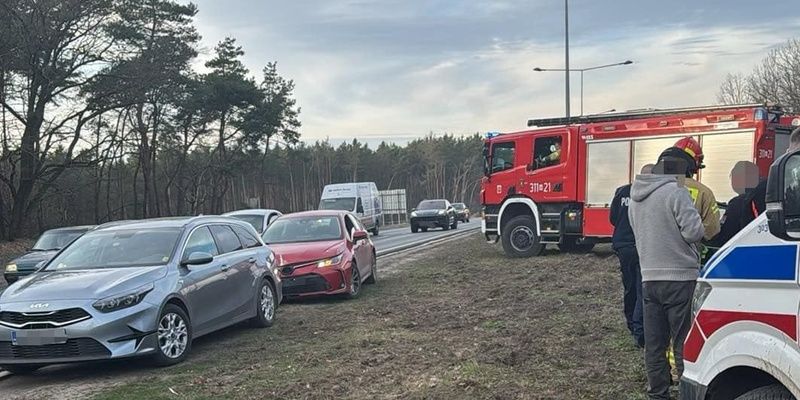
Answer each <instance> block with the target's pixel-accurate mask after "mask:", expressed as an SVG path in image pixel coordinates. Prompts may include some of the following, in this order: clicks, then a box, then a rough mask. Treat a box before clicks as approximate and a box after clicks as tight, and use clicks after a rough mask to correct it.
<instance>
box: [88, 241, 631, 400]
mask: <svg viewBox="0 0 800 400" xmlns="http://www.w3.org/2000/svg"><path fill="white" fill-rule="evenodd" d="M456 249H458V251H454V250H456ZM423 257H424V258H420V257H419V256H417V259H405V260H404V259H399V260H397V259H396V260H384V261H383V262H384V265H387V264H388V265H391V266H392V267H393V268H398V271H397V272H396V273H393V274H384V275H383V276H382V277H381V278H382V279H380V281H379V283H378V284H377V285H375V286H367V287H365V289H366V290H365V292H364V293H363V297H361V298H360V299H358V300H355V301H344V300H318V301H313V302H304V303H296V304H287V305H284V306H282V307H281V309H280V310H279V314H278V318H277V322H276V324H275V326H274V327H272V328H270V329H267V330H263V331H260V330H251V329H248V328H242V327H234V328H231V329H228V330H226V331H224V332H222V333H220V334H215V335H211V336H210V337H208V338H204V339H201V340H199V341H197V342H196V344H195V348H194V352H193V355H192V357H191V358H190V359H189V361H188V362H186V363H185V364H183V365H179V366H175V367H172V368H166V369H159V370H148V369H146V368H143V372H142V374H141V376H140V377H138V378H137V379H136V380H134V381H130V382H128V383H124V384H121V385H118V386H114V387H111V388H108V389H107V390H105V391H101V392H99V393H97V395H96V398H98V399H157V398H170V399H176V398H193V399H194V398H208V399H211V398H213V399H220V398H292V399H327V398H333V397H336V398H374V399H394V398H404V399H405V398H410V399H423V398H426V399H427V398H441V399H456V398H458V399H465V398H481V399H485V398H492V399H529V398H530V399H532V398H547V399H578V398H592V399H598V398H601V399H627V398H643V388H644V385H645V383H644V372H643V366H642V360H641V353H640V352H639V351H637V350H636V349H635V348H634V347H633V345H632V341H631V340H630V338H629V336H628V335H627V332H626V330H625V328H624V324H623V321H622V317H621V305H620V290H621V289H620V286H621V285H620V283H619V276H618V267H617V264H616V258H615V257H613V256H612V254H611V253H610V251H609V250H605V251H603V249H600V250H596V253H595V254H591V255H563V254H550V255H548V256H546V257H542V258H536V259H529V260H509V259H506V258H504V257H503V256H502V255H501V254H500V253H499V250H498V249H496V248H493V247H490V246H488V245H486V244H485V243H483V242H482V241H481V240H480V239H479V238H478V237H477V235H475V236H474V237H471V238H468V239H466V240H464V242H463V243H460V244H457V245H452V244H451V245H448V246H447V247H440V248H438V249H435V250H433V251H431V252H428V253H425V254H424V256H423Z"/></svg>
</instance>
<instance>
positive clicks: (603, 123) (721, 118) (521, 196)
mask: <svg viewBox="0 0 800 400" xmlns="http://www.w3.org/2000/svg"><path fill="white" fill-rule="evenodd" d="M792 124H800V120H796V119H793V118H790V117H786V116H784V115H783V112H782V111H781V109H780V107H776V106H768V105H763V104H751V105H735V106H713V107H694V108H682V109H664V110H652V109H648V110H637V111H629V112H623V113H607V114H598V115H590V116H581V117H573V118H570V119H566V118H551V119H535V120H529V121H528V126H530V127H536V129H532V130H526V131H522V132H515V133H507V134H488V135H487V138H486V140H485V142H484V147H483V156H484V175H485V176H484V177H483V179H482V182H481V203H482V204H483V221H482V231H483V233H484V234H485V236H486V239H487V241H489V242H492V243H497V241H501V242H502V245H503V249H504V251H505V253H506V254H507V255H509V256H512V257H529V256H534V255H539V254H541V253H542V250H544V247H545V246H546V245H547V244H557V245H558V247H559V248H560V249H561V250H562V251H588V250H591V248H592V247H593V246H594V244H595V243H597V242H598V241H603V240H607V239H609V238H610V237H611V234H612V233H613V227H612V226H611V224H610V222H609V207H610V204H609V203H610V202H611V199H612V198H613V197H614V192H615V190H616V188H617V187H619V186H622V185H625V184H628V183H630V182H631V181H632V179H633V178H634V176H635V175H636V174H637V173H638V171H639V170H641V168H642V167H643V166H644V165H646V164H650V163H655V162H656V161H657V159H658V156H659V154H660V153H661V152H662V151H663V150H664V149H666V148H668V147H671V146H672V145H673V144H674V143H675V142H676V141H677V140H678V139H679V138H681V137H684V136H693V137H694V138H695V139H697V140H698V141H699V142H700V144H701V145H702V147H703V153H704V154H705V160H704V164H705V165H706V168H704V169H702V170H701V172H700V176H699V180H700V181H701V182H703V183H704V184H705V185H706V186H708V187H709V188H711V190H713V191H714V194H715V196H716V198H717V200H718V201H727V200H728V199H730V198H732V197H734V196H735V193H734V192H733V189H732V188H731V184H730V171H731V169H732V168H733V165H734V164H735V163H736V162H737V161H741V160H750V161H753V162H755V163H756V164H757V165H758V167H759V171H760V173H761V175H762V177H766V176H767V174H768V172H769V166H770V165H771V164H772V161H773V160H774V159H775V158H776V155H780V154H783V153H784V152H785V151H786V148H787V147H788V143H789V133H791V129H792Z"/></svg>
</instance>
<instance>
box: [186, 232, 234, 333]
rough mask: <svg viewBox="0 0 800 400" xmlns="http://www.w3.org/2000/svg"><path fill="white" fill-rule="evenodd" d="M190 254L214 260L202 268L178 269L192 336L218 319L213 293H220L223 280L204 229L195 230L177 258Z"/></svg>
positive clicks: (196, 266) (209, 237) (198, 266)
mask: <svg viewBox="0 0 800 400" xmlns="http://www.w3.org/2000/svg"><path fill="white" fill-rule="evenodd" d="M193 252H204V253H209V254H211V255H212V256H214V261H212V262H210V263H208V264H204V265H189V266H185V267H180V268H181V273H183V274H184V277H183V280H184V293H183V294H184V296H185V297H186V298H187V299H188V301H189V303H190V307H191V310H192V315H191V316H190V318H191V320H192V322H193V324H192V325H193V326H194V329H195V331H196V332H198V333H199V332H201V331H203V330H205V329H208V328H209V324H210V323H211V321H213V320H215V319H217V318H219V317H220V311H219V309H218V304H217V303H218V302H217V293H219V292H221V291H222V290H224V282H223V279H224V276H222V275H221V274H220V271H219V251H218V250H217V245H216V243H215V242H214V238H213V237H212V236H211V232H210V231H209V230H208V227H206V226H201V227H198V228H195V229H194V231H192V232H191V233H190V234H189V237H188V239H187V240H186V246H185V247H184V250H183V253H182V254H181V260H185V259H187V258H188V257H189V255H190V254H192V253H193Z"/></svg>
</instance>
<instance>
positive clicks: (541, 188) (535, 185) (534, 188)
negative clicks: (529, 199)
mask: <svg viewBox="0 0 800 400" xmlns="http://www.w3.org/2000/svg"><path fill="white" fill-rule="evenodd" d="M529 185H530V191H531V193H550V192H552V191H553V184H552V183H550V182H531V183H530V184H529Z"/></svg>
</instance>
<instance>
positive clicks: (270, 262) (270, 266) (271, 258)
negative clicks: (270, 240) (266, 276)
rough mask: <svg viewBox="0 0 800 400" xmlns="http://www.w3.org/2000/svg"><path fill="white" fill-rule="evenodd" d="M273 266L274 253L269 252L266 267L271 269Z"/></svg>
mask: <svg viewBox="0 0 800 400" xmlns="http://www.w3.org/2000/svg"><path fill="white" fill-rule="evenodd" d="M274 266H275V253H273V252H271V251H270V252H269V256H267V268H269V269H273V268H272V267H274Z"/></svg>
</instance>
